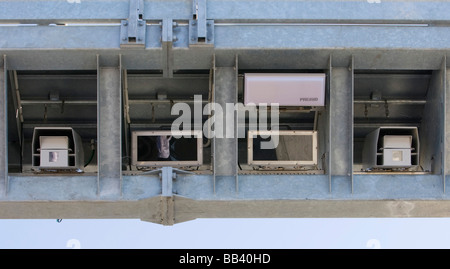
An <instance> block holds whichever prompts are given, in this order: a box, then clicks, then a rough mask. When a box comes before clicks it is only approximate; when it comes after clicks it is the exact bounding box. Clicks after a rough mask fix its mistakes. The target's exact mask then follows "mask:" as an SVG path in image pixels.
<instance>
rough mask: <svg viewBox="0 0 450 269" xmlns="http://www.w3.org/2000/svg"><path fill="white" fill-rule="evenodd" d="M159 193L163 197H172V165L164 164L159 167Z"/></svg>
mask: <svg viewBox="0 0 450 269" xmlns="http://www.w3.org/2000/svg"><path fill="white" fill-rule="evenodd" d="M160 177H161V186H162V187H161V195H162V196H165V197H172V196H173V187H172V186H173V179H174V172H173V169H172V167H170V166H165V167H163V168H161V174H160Z"/></svg>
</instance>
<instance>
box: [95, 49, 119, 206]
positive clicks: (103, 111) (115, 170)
mask: <svg viewBox="0 0 450 269" xmlns="http://www.w3.org/2000/svg"><path fill="white" fill-rule="evenodd" d="M109 60H111V59H109ZM112 62H113V63H114V62H115V61H114V60H113V61H112ZM97 65H98V66H97V72H98V73H97V76H98V77H97V83H98V85H97V113H98V115H97V128H98V129H97V140H98V193H99V195H100V196H101V197H104V198H116V197H118V196H120V195H121V187H122V126H121V121H122V111H121V109H120V108H121V107H122V100H121V96H122V94H121V74H122V72H121V61H120V57H119V63H116V65H115V66H112V65H111V61H110V62H109V63H108V64H105V63H104V62H103V61H102V58H101V57H98V59H97Z"/></svg>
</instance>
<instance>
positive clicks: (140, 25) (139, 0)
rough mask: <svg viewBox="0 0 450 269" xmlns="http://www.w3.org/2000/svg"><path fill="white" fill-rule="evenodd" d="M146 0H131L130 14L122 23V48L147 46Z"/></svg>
mask: <svg viewBox="0 0 450 269" xmlns="http://www.w3.org/2000/svg"><path fill="white" fill-rule="evenodd" d="M143 17H144V0H130V14H129V17H128V19H127V20H122V21H121V25H120V47H121V48H130V47H131V48H136V47H137V48H145V30H146V21H145V20H144V19H143Z"/></svg>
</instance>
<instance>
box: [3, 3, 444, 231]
mask: <svg viewBox="0 0 450 269" xmlns="http://www.w3.org/2000/svg"><path fill="white" fill-rule="evenodd" d="M448 10H450V2H447V1H425V0H424V1H388V0H381V1H363V0H360V1H347V0H343V1H331V0H330V1H306V0H286V1H284V0H280V1H266V0H264V1H254V0H240V1H234V0H166V1H159V0H108V1H105V0H90V1H87V0H77V1H68V0H59V1H48V0H40V1H8V0H6V1H1V2H0V36H1V38H0V55H1V59H0V92H1V93H2V98H0V116H1V118H2V121H0V218H3V219H30V218H32V219H37V218H54V219H69V218H78V219H80V218H82V219H120V218H129V219H131V218H136V219H141V220H144V221H150V222H154V223H160V224H163V225H173V224H175V223H179V222H183V221H188V220H193V219H196V218H303V217H313V218H315V217H325V218H335V217H363V218H364V217H449V216H450V213H449V212H450V210H449V209H450V194H449V191H448V190H447V189H446V185H448V180H449V177H448V176H449V175H450V163H449V162H450V156H449V155H450V146H449V144H448V143H447V142H448V141H449V137H450V129H449V128H448V127H447V126H449V124H450V122H449V120H450V116H447V115H449V113H450V105H449V104H448V102H449V100H450V99H449V98H450V95H449V94H447V92H448V91H449V90H450V75H449V74H450V73H449V71H448V70H447V66H448V65H449V60H448V59H447V54H448V53H449V52H450V45H449V44H450V14H449V13H448ZM246 72H263V73H264V72H285V73H286V72H287V73H293V72H301V73H324V74H326V87H325V106H324V107H323V108H322V109H320V110H311V109H310V110H307V111H281V112H280V123H281V125H280V126H284V127H286V128H287V129H289V130H303V129H311V128H314V129H317V130H318V141H317V142H318V156H319V163H318V165H317V167H316V168H315V169H314V170H294V171H292V170H289V171H286V170H282V169H281V170H280V169H276V170H273V169H272V170H269V169H265V168H264V167H262V168H261V167H260V168H259V169H254V168H250V169H247V167H246V150H247V145H246V141H245V139H244V140H243V139H239V138H237V137H236V138H213V139H211V140H210V141H207V142H206V144H205V145H207V146H205V147H204V156H203V157H204V161H205V162H204V166H202V167H201V168H200V169H199V168H198V167H197V169H185V167H171V166H163V167H159V168H156V169H152V170H148V171H142V170H139V169H136V167H133V166H132V165H130V159H131V154H132V153H131V151H132V145H131V132H132V131H133V130H147V129H151V130H161V129H164V128H167V126H170V123H171V122H172V121H173V119H174V118H176V116H174V115H172V114H171V113H170V112H171V107H173V105H174V104H176V103H190V104H192V101H193V98H194V95H201V96H202V104H203V105H205V104H207V103H209V102H215V103H218V104H226V103H238V102H241V100H242V98H243V91H244V90H245V89H244V83H243V76H244V75H243V74H245V73H246ZM237 125H238V122H236V123H235V125H234V127H236V129H237V127H238V126H237ZM49 126H50V127H71V128H73V129H75V130H77V132H78V133H79V134H80V136H81V137H82V138H83V145H84V148H85V149H86V150H85V153H86V154H85V159H87V158H88V157H89V154H90V150H89V149H90V148H91V147H92V144H93V142H92V141H94V142H95V148H96V152H95V156H94V158H93V160H92V162H91V163H90V164H89V165H87V166H86V169H85V171H84V172H83V173H34V172H33V171H31V170H30V166H31V164H32V158H33V156H32V154H31V153H32V134H33V129H35V128H36V127H49ZM380 126H382V127H399V128H402V127H406V126H407V127H411V126H412V127H416V128H418V131H419V132H418V133H419V137H420V153H418V154H419V155H420V156H419V157H420V163H419V165H418V167H419V169H418V170H414V171H410V170H403V171H392V170H379V171H366V170H364V169H362V168H361V163H362V158H363V157H362V148H363V143H364V137H365V136H366V135H367V134H368V133H369V132H370V131H372V130H373V129H376V128H379V127H380ZM194 127H195V128H199V126H194ZM247 127H248V126H247ZM200 128H201V127H200Z"/></svg>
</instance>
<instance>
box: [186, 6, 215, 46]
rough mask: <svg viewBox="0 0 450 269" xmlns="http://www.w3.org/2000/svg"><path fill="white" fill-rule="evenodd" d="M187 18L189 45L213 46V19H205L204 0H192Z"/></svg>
mask: <svg viewBox="0 0 450 269" xmlns="http://www.w3.org/2000/svg"><path fill="white" fill-rule="evenodd" d="M192 4H193V8H192V9H193V16H192V19H191V20H189V46H190V47H191V46H194V47H195V46H207V47H213V46H214V20H207V19H206V0H193V1H192Z"/></svg>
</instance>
